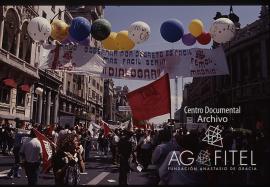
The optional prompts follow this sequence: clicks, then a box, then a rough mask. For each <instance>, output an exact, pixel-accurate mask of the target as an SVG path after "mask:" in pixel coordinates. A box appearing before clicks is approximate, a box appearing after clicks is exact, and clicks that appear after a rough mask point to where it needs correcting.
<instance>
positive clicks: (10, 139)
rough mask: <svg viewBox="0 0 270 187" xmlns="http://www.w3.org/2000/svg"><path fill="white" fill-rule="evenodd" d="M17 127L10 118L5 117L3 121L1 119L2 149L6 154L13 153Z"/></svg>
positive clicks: (0, 139)
mask: <svg viewBox="0 0 270 187" xmlns="http://www.w3.org/2000/svg"><path fill="white" fill-rule="evenodd" d="M15 129H16V128H14V127H13V125H12V124H11V123H9V120H7V119H5V120H4V122H3V123H2V119H0V149H1V151H2V154H4V155H12V150H13V144H14V139H15Z"/></svg>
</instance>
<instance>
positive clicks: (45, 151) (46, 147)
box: [33, 128, 55, 172]
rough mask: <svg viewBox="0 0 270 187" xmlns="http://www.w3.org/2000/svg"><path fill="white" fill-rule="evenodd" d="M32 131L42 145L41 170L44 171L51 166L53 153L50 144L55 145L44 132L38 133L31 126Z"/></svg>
mask: <svg viewBox="0 0 270 187" xmlns="http://www.w3.org/2000/svg"><path fill="white" fill-rule="evenodd" d="M33 131H34V132H35V134H36V136H37V139H38V140H39V141H40V144H41V147H42V159H43V165H42V172H45V171H47V169H48V168H50V166H51V157H52V153H53V148H52V146H55V144H54V143H53V142H52V141H51V140H49V139H48V138H47V137H46V136H45V135H44V134H42V133H40V132H39V131H38V130H37V129H35V128H33Z"/></svg>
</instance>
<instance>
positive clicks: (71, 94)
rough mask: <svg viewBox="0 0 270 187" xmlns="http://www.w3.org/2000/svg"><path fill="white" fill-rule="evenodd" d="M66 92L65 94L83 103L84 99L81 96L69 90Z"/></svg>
mask: <svg viewBox="0 0 270 187" xmlns="http://www.w3.org/2000/svg"><path fill="white" fill-rule="evenodd" d="M66 93H67V96H70V97H72V98H74V99H76V100H79V101H81V102H83V103H84V102H85V99H84V98H82V97H81V96H78V95H76V94H74V93H72V92H71V91H67V92H66Z"/></svg>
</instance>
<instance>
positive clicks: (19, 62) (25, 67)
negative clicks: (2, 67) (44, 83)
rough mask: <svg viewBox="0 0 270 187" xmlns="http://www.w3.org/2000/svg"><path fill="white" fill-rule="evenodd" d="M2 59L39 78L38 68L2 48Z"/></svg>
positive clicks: (0, 57) (0, 52)
mask: <svg viewBox="0 0 270 187" xmlns="http://www.w3.org/2000/svg"><path fill="white" fill-rule="evenodd" d="M0 60H1V61H3V62H5V63H7V64H10V65H12V66H14V67H16V68H18V69H20V70H22V71H24V72H25V73H28V74H30V75H32V76H34V77H37V78H38V69H37V68H36V67H34V66H32V65H31V64H29V63H27V62H26V61H23V60H22V59H20V58H18V57H16V56H15V55H13V54H11V53H9V52H7V51H6V50H4V49H2V48H0Z"/></svg>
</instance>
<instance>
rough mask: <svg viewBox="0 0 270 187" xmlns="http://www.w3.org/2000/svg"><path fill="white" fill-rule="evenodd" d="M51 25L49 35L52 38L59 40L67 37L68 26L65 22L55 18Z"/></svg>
mask: <svg viewBox="0 0 270 187" xmlns="http://www.w3.org/2000/svg"><path fill="white" fill-rule="evenodd" d="M51 26H52V32H51V37H52V38H53V39H55V40H58V41H60V42H61V41H63V40H65V39H66V38H67V36H68V28H69V26H68V24H66V23H65V22H64V21H62V20H59V19H55V20H53V22H52V23H51Z"/></svg>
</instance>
